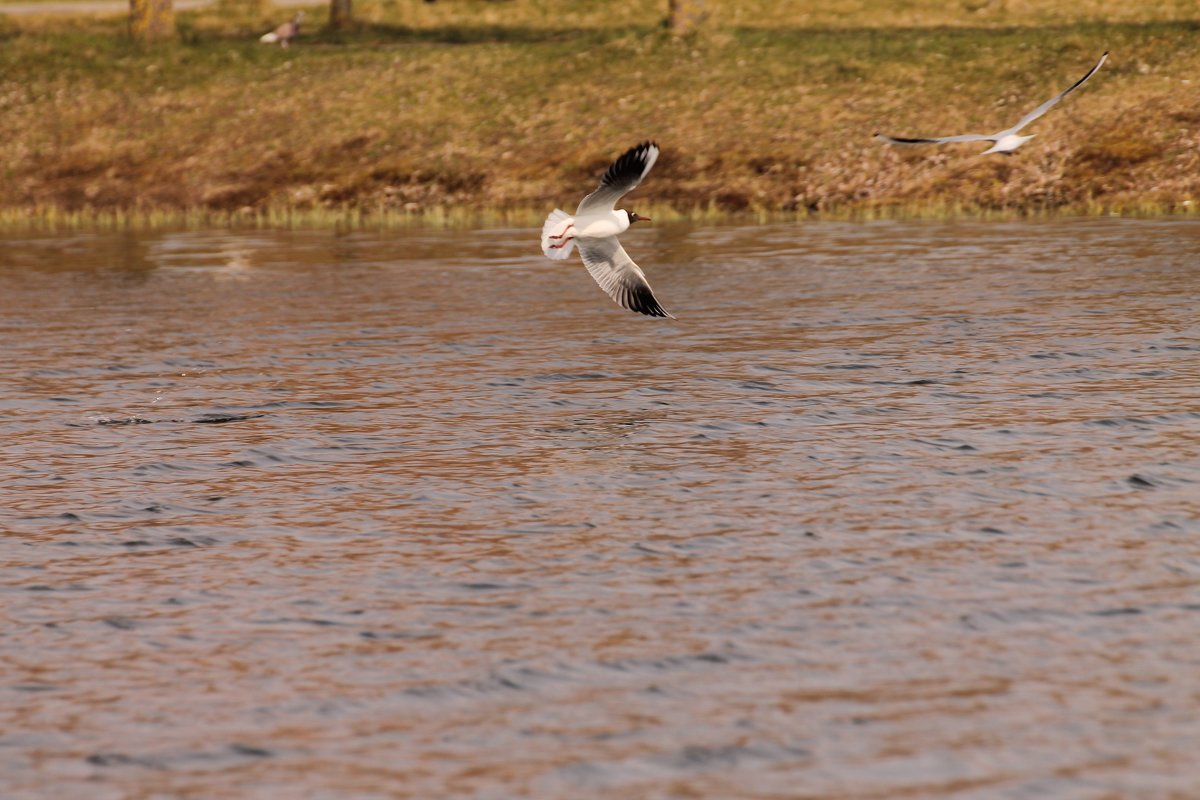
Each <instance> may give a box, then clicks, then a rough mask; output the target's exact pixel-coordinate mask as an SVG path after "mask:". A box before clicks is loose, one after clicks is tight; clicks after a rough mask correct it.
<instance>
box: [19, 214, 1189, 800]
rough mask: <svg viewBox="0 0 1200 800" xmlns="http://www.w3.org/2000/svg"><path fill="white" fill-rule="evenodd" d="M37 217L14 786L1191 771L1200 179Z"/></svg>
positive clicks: (100, 794)
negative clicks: (1170, 198) (753, 205)
mask: <svg viewBox="0 0 1200 800" xmlns="http://www.w3.org/2000/svg"><path fill="white" fill-rule="evenodd" d="M536 239H537V237H536V231H533V232H531V231H522V230H487V231H473V232H463V231H456V232H440V231H416V232H398V233H388V234H365V233H356V234H350V235H335V234H333V233H328V232H313V233H309V232H283V233H270V232H266V233H264V232H251V233H227V232H192V233H168V234H142V235H127V234H95V235H69V236H62V235H58V236H49V235H29V236H24V237H14V236H11V235H10V236H9V237H8V238H6V239H4V240H0V385H3V387H4V390H3V393H2V394H0V463H2V464H3V475H4V480H3V492H4V497H5V500H4V502H3V504H2V507H0V526H2V529H3V536H2V538H0V576H2V577H3V581H2V587H0V597H2V602H0V612H2V614H3V628H2V629H0V693H2V695H3V698H4V699H3V703H0V795H2V796H3V797H4V798H6V799H7V798H47V797H53V798H89V799H91V798H97V799H101V800H102V799H105V798H215V797H250V798H300V797H312V798H442V797H452V798H521V797H531V798H532V797H536V798H592V797H595V798H601V797H603V798H675V797H679V798H683V797H689V798H690V797H702V798H816V797H829V798H881V799H889V798H897V797H917V798H921V797H955V798H958V797H963V798H993V797H995V798H1045V797H1055V798H1093V797H1094V798H1101V797H1104V798H1116V797H1138V798H1156V797H1178V798H1194V797H1197V796H1200V794H1197V791H1200V790H1198V787H1200V766H1198V764H1197V759H1196V753H1197V752H1198V751H1200V714H1198V713H1197V708H1198V707H1200V316H1198V309H1200V224H1197V223H1195V222H1183V221H1155V222H1142V221H1122V220H1093V221H1060V222H1054V223H1039V224H1015V223H1011V224H1010V223H993V224H890V223H889V224H885V223H880V224H863V225H850V224H846V225H842V224H824V223H822V224H797V225H781V226H768V227H716V228H689V227H682V226H681V227H674V226H658V227H656V228H648V229H646V230H641V231H637V232H634V233H632V234H630V235H629V236H627V237H626V245H627V247H628V249H629V250H630V252H631V253H632V254H633V255H634V257H635V258H637V259H639V261H641V262H642V263H643V265H645V266H646V268H647V271H648V272H649V274H650V277H651V280H652V282H653V283H654V286H655V289H656V291H657V293H658V295H659V298H660V299H661V300H662V302H663V304H664V305H665V306H666V307H667V308H668V309H669V310H670V311H672V312H673V313H675V314H676V315H677V316H678V317H679V320H678V321H677V322H671V321H662V320H654V319H648V318H642V317H638V316H636V315H633V314H629V313H627V312H624V311H622V310H621V309H619V308H617V307H616V306H615V305H614V304H612V303H611V302H610V301H609V300H608V299H607V298H606V297H605V296H604V295H603V294H602V293H601V292H600V290H599V289H598V288H597V287H596V286H595V285H594V284H593V283H592V281H591V279H590V278H589V276H588V275H587V273H586V272H585V271H584V269H583V268H582V266H580V265H579V264H578V263H577V262H572V263H571V264H570V265H569V266H563V265H558V264H553V263H551V262H549V261H547V260H546V259H544V258H542V257H541V255H540V254H539V253H538V248H537V241H536Z"/></svg>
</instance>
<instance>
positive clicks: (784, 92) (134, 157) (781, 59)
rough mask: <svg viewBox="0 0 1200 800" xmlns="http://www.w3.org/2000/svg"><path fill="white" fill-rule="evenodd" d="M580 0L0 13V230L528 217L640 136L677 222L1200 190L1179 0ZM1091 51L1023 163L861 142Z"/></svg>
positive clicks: (1034, 97) (966, 210) (1031, 100)
mask: <svg viewBox="0 0 1200 800" xmlns="http://www.w3.org/2000/svg"><path fill="white" fill-rule="evenodd" d="M574 5H578V6H586V8H575V7H574V6H573V5H572V4H564V3H555V2H549V0H510V1H509V2H484V1H483V0H443V2H439V3H436V4H433V5H430V4H426V3H424V2H421V0H387V2H376V3H366V2H360V3H358V4H357V5H356V8H357V10H358V12H359V15H360V18H361V19H362V21H363V23H362V25H361V27H360V28H359V30H357V31H355V32H353V33H351V34H347V35H341V36H333V35H329V34H323V33H320V32H318V31H317V30H316V29H317V27H318V25H319V23H320V22H321V21H322V20H323V18H324V16H325V9H324V7H313V8H312V9H311V10H310V13H309V19H310V20H311V21H314V23H315V24H314V25H312V26H309V27H308V29H307V30H306V31H305V33H304V36H303V37H302V39H301V40H300V42H299V43H298V44H297V45H296V46H294V47H292V48H289V49H287V50H281V49H278V48H274V47H268V46H265V45H261V44H259V43H258V42H257V41H256V37H257V35H258V34H259V33H261V32H262V31H264V30H267V29H269V28H270V27H271V26H272V23H275V22H278V21H279V20H280V19H282V18H285V17H286V16H288V15H290V13H291V12H290V11H276V12H275V13H274V14H272V15H270V17H269V18H260V17H257V16H254V15H252V14H242V13H239V12H238V11H237V10H236V7H235V8H234V10H232V11H231V10H229V9H228V7H227V8H226V9H224V10H222V9H219V8H213V9H211V10H207V11H201V12H189V13H183V14H180V15H179V22H180V30H181V34H182V39H181V42H180V43H178V44H175V45H164V46H158V47H152V48H145V49H142V48H138V47H136V46H134V45H132V44H131V43H129V42H128V41H127V40H126V38H125V23H124V19H123V18H121V17H109V18H102V17H98V18H86V19H81V18H75V19H68V20H64V19H62V18H49V17H46V18H36V17H21V18H4V17H0V175H2V176H3V181H2V182H0V222H3V223H13V222H19V221H23V220H24V221H28V220H30V219H31V218H32V217H39V216H40V217H41V218H42V219H46V220H50V219H60V220H83V219H88V218H91V217H93V216H95V215H97V214H99V215H102V216H104V215H107V216H109V217H110V218H111V219H116V220H136V219H167V218H178V219H195V220H204V219H212V218H214V217H215V218H226V217H229V216H233V217H238V216H242V217H247V218H254V217H259V216H261V217H262V218H264V219H275V220H280V221H287V220H289V219H301V218H303V219H305V220H309V221H317V222H320V221H322V220H328V219H340V218H345V217H346V216H347V215H349V216H351V217H353V218H355V219H363V218H365V219H368V220H369V219H378V218H381V216H387V217H388V218H391V219H404V218H408V217H411V216H423V217H426V218H431V219H433V220H435V221H439V220H440V221H453V220H457V219H467V218H473V217H475V216H476V215H480V216H483V217H508V218H510V219H513V220H521V221H528V220H530V219H536V218H538V217H540V215H542V214H544V212H545V210H546V209H547V208H549V207H551V206H553V205H556V204H558V205H566V206H570V205H571V204H572V203H574V202H575V201H576V200H577V199H578V198H579V197H580V195H581V194H582V193H583V192H584V191H586V190H588V189H589V188H590V187H591V186H592V185H593V184H594V181H595V179H596V177H597V176H598V174H599V173H600V172H601V171H602V170H603V168H604V166H605V165H606V164H607V163H608V161H609V159H611V158H612V157H613V156H614V155H616V154H618V153H619V152H620V151H621V150H623V149H624V148H626V147H628V146H630V145H632V144H634V143H636V142H637V141H640V140H642V139H645V138H654V139H656V140H657V141H658V142H659V143H660V144H661V145H662V147H663V157H662V159H661V160H660V162H659V167H658V168H656V170H655V172H654V174H653V176H652V178H651V179H650V180H649V181H648V182H647V184H646V185H645V186H644V187H643V188H642V189H641V190H639V192H638V194H637V195H635V196H634V198H635V201H636V202H634V204H633V205H634V207H636V208H638V210H639V211H641V210H643V209H648V210H650V211H651V212H654V213H659V214H667V215H688V216H691V215H724V214H733V213H747V214H758V215H774V214H794V213H804V214H807V213H811V212H820V213H823V214H829V215H838V216H844V215H865V216H878V215H891V214H920V215H954V214H972V213H996V212H1000V213H1043V212H1054V211H1065V212H1072V213H1075V212H1083V213H1102V212H1112V211H1116V212H1121V213H1189V212H1194V211H1195V210H1196V207H1197V204H1200V78H1197V77H1196V76H1197V75H1200V48H1197V47H1196V43H1197V41H1198V40H1200V21H1197V20H1188V19H1186V16H1187V15H1188V13H1189V11H1188V9H1189V8H1190V9H1192V11H1191V12H1190V13H1193V14H1194V13H1195V12H1194V4H1191V3H1183V2H1178V3H1171V2H1167V3H1163V4H1141V5H1155V6H1156V7H1155V8H1153V9H1150V8H1146V9H1137V8H1130V7H1129V6H1130V5H1133V4H1128V3H1118V2H1110V1H1108V0H1078V1H1077V2H1068V1H1067V0H1044V2H1033V0H1029V1H1028V2H1020V1H1019V0H1009V2H1003V0H992V2H987V0H978V1H977V2H968V0H963V1H962V2H959V3H950V4H945V3H936V2H932V1H930V2H924V1H923V0H914V1H913V2H908V3H899V4H898V3H894V2H886V3H885V2H883V1H882V0H861V2H859V3H857V4H849V3H847V4H840V5H841V7H842V10H841V11H833V10H822V7H823V5H824V4H821V3H818V2H815V0H813V2H808V0H804V1H803V2H794V3H787V4H783V3H780V4H775V3H768V2H765V1H760V0H751V1H750V2H745V3H733V2H717V0H709V2H708V4H707V6H708V8H709V14H710V16H709V19H708V20H707V22H706V24H705V26H704V29H703V30H702V31H701V32H700V33H698V34H697V35H695V36H691V37H687V38H683V39H677V38H674V37H672V36H670V35H669V34H667V33H666V32H665V31H663V30H662V28H661V25H660V20H661V16H662V13H663V9H665V6H666V3H665V0H664V2H662V3H658V2H648V1H645V2H643V0H613V1H612V2H609V0H605V1H604V2H596V3H588V4H574ZM660 6H661V7H662V8H660ZM850 6H854V8H849V7H850ZM947 8H949V10H947ZM847 9H849V10H847ZM972 9H974V10H972ZM610 14H612V15H615V16H616V18H617V20H619V21H617V22H613V21H612V20H611V19H610ZM314 18H315V19H314ZM1104 50H1109V51H1111V53H1112V55H1111V57H1110V59H1109V62H1108V63H1107V64H1106V65H1105V67H1104V68H1103V70H1101V72H1100V73H1098V74H1097V76H1096V77H1095V78H1094V79H1093V80H1092V81H1091V82H1090V83H1089V84H1088V85H1087V86H1086V87H1084V89H1082V90H1081V91H1080V92H1078V93H1077V94H1075V95H1072V96H1071V97H1070V98H1069V99H1068V100H1067V101H1065V102H1064V103H1063V104H1062V105H1061V106H1059V107H1058V108H1056V109H1054V110H1053V111H1052V112H1051V113H1050V114H1048V115H1047V116H1046V117H1044V118H1043V119H1041V120H1039V121H1038V122H1037V123H1035V125H1034V126H1032V127H1031V129H1030V132H1033V133H1037V134H1038V138H1037V139H1035V140H1033V141H1032V142H1030V143H1029V144H1028V145H1026V147H1025V148H1023V149H1022V151H1021V152H1020V153H1019V154H1018V155H1017V156H1015V157H1012V158H1004V157H997V156H992V157H988V158H981V157H979V155H978V153H979V151H981V150H983V149H984V148H985V147H986V145H984V146H979V145H970V144H963V145H950V146H944V147H940V148H939V147H925V148H906V149H897V148H892V147H887V146H883V145H880V144H879V143H877V142H876V141H874V140H873V139H872V138H871V134H872V133H873V132H874V131H876V130H884V131H887V132H891V133H895V134H899V135H928V134H935V135H936V134H947V133H955V132H965V131H983V132H986V131H991V130H995V129H997V128H1000V127H1005V126H1007V125H1009V124H1011V123H1012V122H1013V121H1015V119H1016V118H1017V117H1019V116H1020V115H1021V114H1023V113H1024V112H1025V111H1027V110H1029V109H1030V108H1032V107H1033V106H1034V105H1037V104H1038V103H1040V102H1041V101H1042V100H1044V99H1046V98H1047V97H1049V96H1051V95H1052V94H1054V93H1056V92H1057V91H1060V90H1061V89H1062V88H1065V87H1066V86H1068V85H1070V84H1071V83H1072V82H1073V81H1074V80H1076V79H1077V78H1078V77H1079V76H1080V75H1082V74H1083V73H1084V72H1085V71H1086V70H1087V69H1088V68H1089V67H1090V66H1091V65H1092V64H1093V63H1094V62H1095V60H1096V58H1097V57H1098V56H1099V54H1100V53H1101V52H1103V51H1104Z"/></svg>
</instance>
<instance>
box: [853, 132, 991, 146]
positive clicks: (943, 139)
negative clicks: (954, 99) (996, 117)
mask: <svg viewBox="0 0 1200 800" xmlns="http://www.w3.org/2000/svg"><path fill="white" fill-rule="evenodd" d="M875 138H876V139H881V140H883V141H885V142H891V143H892V144H946V143H947V142H994V141H996V137H995V136H984V135H982V134H978V133H964V134H960V135H958V136H939V137H937V138H935V139H907V138H905V137H902V136H885V135H884V134H882V133H877V134H875Z"/></svg>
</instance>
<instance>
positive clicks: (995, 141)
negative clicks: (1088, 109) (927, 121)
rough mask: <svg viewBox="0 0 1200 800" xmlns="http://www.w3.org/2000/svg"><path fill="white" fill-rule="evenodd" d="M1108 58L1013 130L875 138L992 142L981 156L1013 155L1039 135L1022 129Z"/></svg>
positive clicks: (905, 141)
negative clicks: (986, 133) (1023, 132)
mask: <svg viewBox="0 0 1200 800" xmlns="http://www.w3.org/2000/svg"><path fill="white" fill-rule="evenodd" d="M1106 58H1108V51H1105V53H1104V55H1102V56H1100V60H1099V61H1097V62H1096V66H1094V67H1092V68H1091V69H1090V70H1088V74H1087V75H1084V76H1083V77H1082V78H1080V79H1079V80H1077V81H1075V83H1073V84H1072V85H1071V86H1070V88H1068V89H1066V90H1065V91H1063V92H1062V93H1060V94H1057V95H1055V96H1054V97H1051V98H1050V99H1049V100H1047V101H1046V102H1044V103H1042V104H1041V105H1040V106H1038V107H1037V108H1035V109H1034V110H1033V111H1030V112H1029V113H1028V114H1026V115H1025V116H1023V117H1021V121H1020V122H1018V123H1017V124H1016V125H1013V126H1012V127H1011V128H1006V129H1005V130H1002V131H1000V132H998V133H993V134H990V135H986V136H985V135H983V134H979V133H964V134H962V135H960V136H939V137H937V138H933V139H909V138H905V137H901V136H885V135H883V134H882V133H877V134H875V138H876V139H880V140H882V141H885V142H891V143H892V144H947V143H949V142H992V146H991V147H990V148H988V149H987V150H984V151H983V153H981V154H980V155H985V156H986V155H988V154H989V153H1004V154H1005V155H1006V156H1007V155H1012V154H1013V152H1014V151H1015V150H1016V149H1017V148H1018V147H1020V146H1021V145H1023V144H1025V143H1026V142H1028V141H1029V140H1030V139H1032V138H1033V137H1034V136H1036V135H1037V134H1031V135H1029V136H1021V135H1020V130H1021V129H1022V128H1024V127H1025V126H1026V125H1028V124H1029V123H1031V122H1033V121H1034V120H1035V119H1037V118H1038V117H1040V116H1042V115H1043V114H1045V113H1046V112H1047V111H1049V110H1050V109H1051V108H1053V107H1054V106H1055V105H1056V104H1057V103H1058V101H1059V100H1062V99H1063V98H1064V97H1066V96H1067V95H1069V94H1070V93H1071V92H1073V91H1075V90H1076V89H1078V88H1079V87H1080V86H1083V84H1084V82H1085V81H1087V79H1088V78H1090V77H1092V76H1093V75H1095V74H1096V70H1098V69H1100V65H1101V64H1103V63H1104V60H1105V59H1106Z"/></svg>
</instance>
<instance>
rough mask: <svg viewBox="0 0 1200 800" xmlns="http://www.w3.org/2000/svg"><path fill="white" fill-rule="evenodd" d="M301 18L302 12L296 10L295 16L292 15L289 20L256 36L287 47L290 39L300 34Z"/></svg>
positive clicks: (302, 16)
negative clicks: (268, 31)
mask: <svg viewBox="0 0 1200 800" xmlns="http://www.w3.org/2000/svg"><path fill="white" fill-rule="evenodd" d="M302 19H304V12H303V11H297V12H296V16H294V17H292V18H291V20H290V21H288V22H285V23H283V24H282V25H280V26H279V27H278V28H276V29H275V30H273V31H271V32H270V33H264V34H263V35H262V36H260V37H258V40H259V41H260V42H266V43H268V44H274V43H275V42H278V43H279V46H280V47H287V46H288V43H289V42H291V41H292V39H295V38H296V37H297V36H299V35H300V21H301V20H302Z"/></svg>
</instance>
